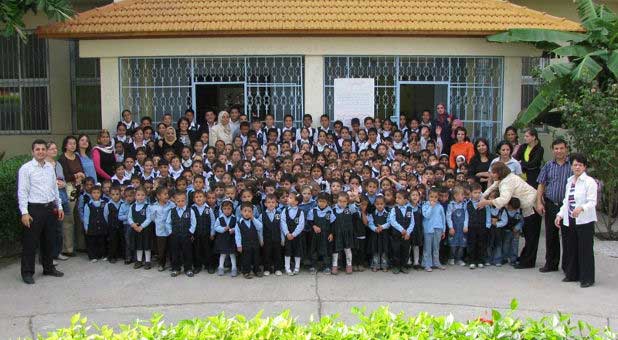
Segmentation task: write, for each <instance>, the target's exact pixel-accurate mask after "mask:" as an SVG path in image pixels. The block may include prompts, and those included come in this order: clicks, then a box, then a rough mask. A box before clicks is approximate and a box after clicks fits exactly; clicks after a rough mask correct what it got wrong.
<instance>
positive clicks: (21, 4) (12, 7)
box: [0, 0, 74, 39]
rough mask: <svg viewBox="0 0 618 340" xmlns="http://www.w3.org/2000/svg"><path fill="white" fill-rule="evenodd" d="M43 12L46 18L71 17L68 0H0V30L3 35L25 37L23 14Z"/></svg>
mask: <svg viewBox="0 0 618 340" xmlns="http://www.w3.org/2000/svg"><path fill="white" fill-rule="evenodd" d="M40 12H43V13H45V14H46V15H47V17H48V18H50V19H52V20H56V21H64V20H66V19H70V18H71V17H73V14H74V12H73V7H72V6H71V3H70V2H69V0H2V1H0V30H2V34H3V35H4V36H12V35H15V34H17V35H18V36H20V37H21V38H22V39H26V30H25V24H24V16H25V15H26V14H27V13H33V14H37V13H40Z"/></svg>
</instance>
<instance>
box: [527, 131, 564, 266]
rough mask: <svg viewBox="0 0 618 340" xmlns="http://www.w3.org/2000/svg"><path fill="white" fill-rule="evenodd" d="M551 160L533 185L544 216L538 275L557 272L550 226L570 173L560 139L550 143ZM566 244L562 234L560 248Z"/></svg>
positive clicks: (555, 238)
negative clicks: (542, 252)
mask: <svg viewBox="0 0 618 340" xmlns="http://www.w3.org/2000/svg"><path fill="white" fill-rule="evenodd" d="M551 148H552V153H553V154H554V159H553V160H551V161H549V162H547V163H546V164H545V165H544V166H543V167H542V168H541V172H540V173H539V177H538V178H537V182H538V183H539V186H538V188H537V196H536V211H537V212H538V213H539V214H541V215H545V265H544V266H543V267H541V268H539V271H540V272H541V273H547V272H553V271H557V270H558V265H559V264H560V230H559V228H556V227H555V225H554V221H555V220H556V215H557V214H558V211H559V210H560V206H561V205H562V201H563V200H564V194H565V192H566V189H565V188H566V184H567V180H568V179H569V177H570V176H571V175H572V174H573V173H572V170H571V162H570V161H569V157H568V152H569V148H568V146H567V143H566V141H565V140H564V139H562V138H558V139H556V140H554V141H553V142H552V144H551ZM565 244H566V233H565V231H564V230H563V231H562V246H563V247H564V245H565ZM562 256H563V257H562V270H563V271H564V270H565V265H566V263H565V259H564V256H565V253H564V252H563V253H562Z"/></svg>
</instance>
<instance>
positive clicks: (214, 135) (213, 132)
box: [208, 111, 232, 146]
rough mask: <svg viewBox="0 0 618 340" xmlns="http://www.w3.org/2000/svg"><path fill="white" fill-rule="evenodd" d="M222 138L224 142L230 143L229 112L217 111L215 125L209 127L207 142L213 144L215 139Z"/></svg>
mask: <svg viewBox="0 0 618 340" xmlns="http://www.w3.org/2000/svg"><path fill="white" fill-rule="evenodd" d="M219 140H222V141H223V142H224V143H225V144H231V143H232V127H231V126H230V114H229V113H227V111H221V112H219V121H218V123H217V125H215V126H213V127H212V129H210V135H209V136H208V144H210V146H215V144H216V143H217V141H219Z"/></svg>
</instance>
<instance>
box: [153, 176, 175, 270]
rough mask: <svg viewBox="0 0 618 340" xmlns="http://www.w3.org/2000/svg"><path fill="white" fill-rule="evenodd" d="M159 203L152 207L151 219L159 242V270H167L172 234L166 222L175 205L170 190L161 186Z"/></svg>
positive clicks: (158, 193) (158, 189)
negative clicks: (170, 196) (170, 198)
mask: <svg viewBox="0 0 618 340" xmlns="http://www.w3.org/2000/svg"><path fill="white" fill-rule="evenodd" d="M156 198H157V201H156V202H155V203H153V204H151V205H150V211H151V218H152V220H153V221H154V223H155V236H156V240H157V251H158V262H159V267H158V270H159V271H160V272H162V271H164V270H165V265H166V263H167V257H168V255H169V253H170V252H169V236H170V232H169V230H168V229H167V227H166V225H165V222H166V221H167V217H168V216H169V214H170V210H172V209H173V208H174V207H175V205H174V203H173V202H171V201H170V200H169V189H168V188H167V187H164V186H161V187H158V188H157V191H156Z"/></svg>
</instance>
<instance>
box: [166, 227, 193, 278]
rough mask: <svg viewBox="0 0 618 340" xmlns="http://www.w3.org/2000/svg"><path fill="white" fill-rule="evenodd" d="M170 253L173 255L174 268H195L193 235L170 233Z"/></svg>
mask: <svg viewBox="0 0 618 340" xmlns="http://www.w3.org/2000/svg"><path fill="white" fill-rule="evenodd" d="M169 240H170V247H169V249H170V254H171V255H172V270H175V271H180V269H181V268H180V267H181V266H182V267H184V269H185V271H189V270H193V244H192V242H191V235H174V234H172V235H170V238H169Z"/></svg>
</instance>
